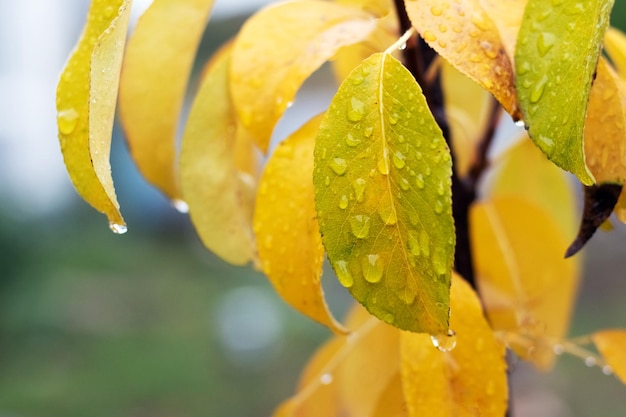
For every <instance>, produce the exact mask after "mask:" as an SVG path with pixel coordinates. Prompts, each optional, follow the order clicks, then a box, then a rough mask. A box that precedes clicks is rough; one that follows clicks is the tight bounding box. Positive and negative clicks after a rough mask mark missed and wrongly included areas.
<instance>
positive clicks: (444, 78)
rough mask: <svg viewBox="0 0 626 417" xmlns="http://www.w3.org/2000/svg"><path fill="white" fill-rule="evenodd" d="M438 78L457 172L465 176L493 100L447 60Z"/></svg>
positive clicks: (472, 159) (482, 133)
mask: <svg viewBox="0 0 626 417" xmlns="http://www.w3.org/2000/svg"><path fill="white" fill-rule="evenodd" d="M441 82H442V87H443V92H444V98H445V99H444V103H445V105H446V116H447V118H448V124H449V126H450V133H451V135H452V144H453V146H452V152H453V153H454V156H455V160H454V162H455V164H456V169H457V172H458V173H459V175H460V176H465V175H466V174H467V172H468V170H469V169H470V166H471V164H472V163H473V162H474V160H475V159H476V151H477V149H478V145H479V142H480V141H481V139H482V138H483V135H484V133H485V131H486V130H487V128H488V124H489V123H490V120H489V119H490V116H491V112H492V106H493V105H495V104H496V102H495V100H493V97H492V96H491V94H489V93H488V92H487V91H485V90H484V89H483V88H482V87H481V86H479V85H478V84H476V83H475V82H473V81H472V80H470V79H469V78H467V77H466V76H465V75H463V74H461V73H460V72H458V71H457V70H456V69H454V67H453V66H451V65H449V64H447V63H444V64H443V65H442V71H441Z"/></svg>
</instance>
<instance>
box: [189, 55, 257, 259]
mask: <svg viewBox="0 0 626 417" xmlns="http://www.w3.org/2000/svg"><path fill="white" fill-rule="evenodd" d="M229 65H230V51H229V50H226V51H223V52H222V53H220V54H218V56H217V57H216V58H214V60H213V62H212V63H211V64H210V67H209V70H208V73H207V75H206V77H205V79H204V81H203V83H202V85H201V87H200V90H199V91H198V94H197V95H196V99H195V101H194V103H193V107H192V108H191V112H190V114H189V119H188V121H187V126H186V128H185V132H184V134H183V141H182V147H181V155H180V173H181V186H182V191H183V196H184V198H185V201H186V202H187V203H188V205H189V214H190V216H191V220H192V222H193V224H194V226H195V228H196V230H197V231H198V233H199V235H200V238H201V239H202V241H203V242H204V244H205V245H206V247H207V248H209V249H210V250H211V251H213V252H215V254H216V255H218V256H219V257H221V258H222V259H224V260H225V261H227V262H230V263H232V264H236V265H240V264H245V263H247V262H249V261H250V260H253V259H255V257H256V249H255V243H254V237H253V233H252V212H253V208H254V195H255V189H256V175H257V174H256V170H257V167H256V166H255V164H254V162H255V161H254V159H252V158H250V157H249V154H250V152H252V151H253V145H252V143H251V141H250V140H249V138H248V137H247V136H246V135H245V134H242V132H241V129H239V128H238V126H237V120H236V116H235V112H234V109H233V107H232V103H231V101H230V96H229V90H228V68H229V67H228V66H229ZM242 155H243V156H242ZM242 163H249V164H252V166H242V165H241V164H242Z"/></svg>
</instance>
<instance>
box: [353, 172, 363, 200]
mask: <svg viewBox="0 0 626 417" xmlns="http://www.w3.org/2000/svg"><path fill="white" fill-rule="evenodd" d="M365 184H366V182H365V180H364V179H363V178H357V179H356V180H354V181H352V189H353V190H354V196H355V198H356V201H357V202H359V203H362V202H363V200H364V199H365Z"/></svg>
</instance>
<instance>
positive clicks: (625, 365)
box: [592, 329, 626, 384]
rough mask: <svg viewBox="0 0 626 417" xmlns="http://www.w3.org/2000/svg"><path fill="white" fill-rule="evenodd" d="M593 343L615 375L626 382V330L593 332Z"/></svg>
mask: <svg viewBox="0 0 626 417" xmlns="http://www.w3.org/2000/svg"><path fill="white" fill-rule="evenodd" d="M592 338H593V343H595V345H596V347H597V348H598V350H599V351H600V353H601V354H602V356H603V357H604V360H605V361H606V363H607V364H608V365H609V366H610V367H611V369H612V370H613V372H614V373H615V375H617V377H618V378H619V379H620V381H622V383H624V384H626V350H625V349H624V346H626V330H621V329H614V330H603V331H600V332H597V333H595V334H594V335H593V336H592Z"/></svg>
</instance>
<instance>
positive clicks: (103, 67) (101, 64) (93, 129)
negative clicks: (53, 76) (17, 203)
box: [56, 0, 131, 233]
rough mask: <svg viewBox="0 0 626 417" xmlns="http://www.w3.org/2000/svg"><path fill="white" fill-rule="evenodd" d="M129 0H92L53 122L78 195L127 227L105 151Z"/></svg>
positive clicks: (120, 228) (118, 228) (114, 224)
mask: <svg viewBox="0 0 626 417" xmlns="http://www.w3.org/2000/svg"><path fill="white" fill-rule="evenodd" d="M130 5H131V1H123V0H94V1H93V2H92V3H91V7H90V8H89V16H88V18H87V25H86V26H85V29H84V30H83V34H82V36H81V38H80V41H79V42H78V46H77V47H76V49H75V51H74V52H73V54H72V56H71V57H70V59H69V61H68V62H67V64H66V66H65V69H64V70H63V74H62V75H61V79H60V81H59V85H58V87H57V101H56V107H57V112H58V113H57V125H58V129H59V141H60V144H61V150H62V152H63V158H64V160H65V166H66V168H67V171H68V173H69V175H70V178H71V179H72V182H73V183H74V187H76V190H77V191H78V193H79V194H80V195H81V196H82V197H83V198H84V199H85V200H86V201H87V202H88V203H89V204H91V205H92V206H93V207H94V208H95V209H96V210H99V211H101V212H102V213H104V214H105V215H106V216H107V217H108V219H109V224H110V226H111V229H112V230H113V231H114V232H116V233H123V232H125V231H126V225H125V223H124V219H123V218H122V215H121V213H120V211H119V204H118V202H117V197H116V195H115V189H114V187H113V179H112V178H111V165H110V163H109V155H110V150H111V133H112V131H113V119H114V116H115V103H116V99H117V91H118V85H119V77H120V67H121V64H122V56H123V53H124V45H125V41H126V31H127V28H128V18H129V15H130Z"/></svg>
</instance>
